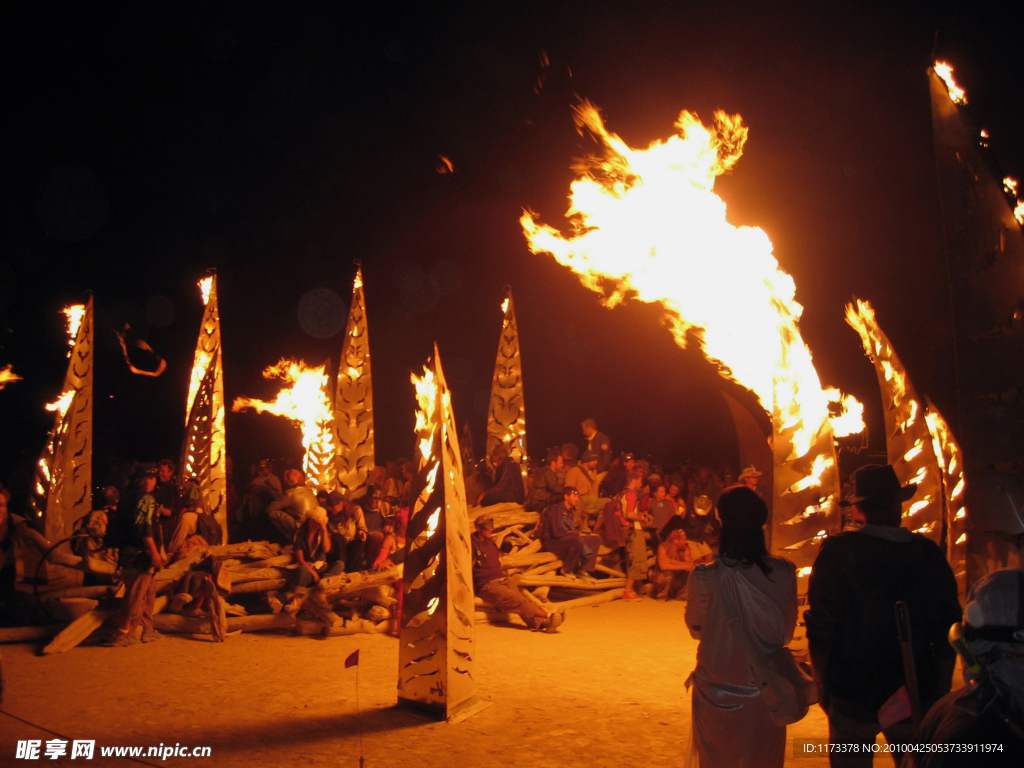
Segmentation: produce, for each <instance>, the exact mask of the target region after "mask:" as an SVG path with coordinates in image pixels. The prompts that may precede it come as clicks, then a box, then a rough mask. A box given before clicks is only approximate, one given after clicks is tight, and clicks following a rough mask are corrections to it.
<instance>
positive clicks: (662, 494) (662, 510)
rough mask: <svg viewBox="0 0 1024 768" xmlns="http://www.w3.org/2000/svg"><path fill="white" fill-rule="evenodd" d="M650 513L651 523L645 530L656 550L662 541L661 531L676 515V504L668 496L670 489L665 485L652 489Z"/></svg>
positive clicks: (652, 546)
mask: <svg viewBox="0 0 1024 768" xmlns="http://www.w3.org/2000/svg"><path fill="white" fill-rule="evenodd" d="M650 515H651V523H650V525H648V526H646V528H645V530H646V531H647V533H648V534H649V535H650V539H651V548H652V549H655V550H656V549H657V548H658V546H659V545H660V544H661V541H662V540H661V538H659V531H661V529H662V528H664V527H665V526H666V525H668V521H669V520H671V519H672V518H673V517H675V516H676V505H675V504H673V503H672V501H671V499H669V498H668V489H667V488H666V487H665V486H664V485H655V486H654V487H653V490H652V491H651V503H650Z"/></svg>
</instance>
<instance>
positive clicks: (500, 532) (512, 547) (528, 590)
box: [469, 504, 626, 622]
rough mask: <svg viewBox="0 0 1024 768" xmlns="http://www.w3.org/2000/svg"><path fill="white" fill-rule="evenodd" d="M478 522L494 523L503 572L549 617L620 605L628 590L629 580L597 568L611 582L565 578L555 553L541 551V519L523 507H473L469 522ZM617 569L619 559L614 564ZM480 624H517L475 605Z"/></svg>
mask: <svg viewBox="0 0 1024 768" xmlns="http://www.w3.org/2000/svg"><path fill="white" fill-rule="evenodd" d="M479 517H490V518H491V519H492V520H494V529H493V533H492V535H493V537H494V543H495V544H497V545H498V548H499V549H500V550H502V552H503V553H505V554H503V556H502V558H501V566H502V568H503V569H504V571H505V575H507V576H509V577H510V578H511V579H512V580H513V582H514V583H516V584H517V586H518V587H519V589H520V591H521V592H522V593H523V595H524V596H525V597H527V599H529V600H532V601H533V602H535V603H537V605H539V606H540V607H541V608H544V609H545V610H546V611H549V612H550V611H565V610H571V609H572V608H582V607H584V606H588V605H598V604H600V603H605V602H610V601H612V600H618V599H619V598H620V597H622V592H623V589H624V588H625V586H626V574H624V573H623V572H622V571H620V570H618V569H617V568H615V567H613V566H609V565H606V564H601V563H599V564H598V567H597V570H598V572H600V573H601V574H602V576H607V577H608V578H580V577H578V576H564V575H562V573H561V571H560V569H561V567H562V561H561V560H559V559H558V558H557V557H556V556H555V555H554V554H552V553H551V552H542V551H541V542H540V531H539V530H538V528H539V524H540V513H539V512H530V511H528V510H526V509H525V508H524V507H523V506H522V505H521V504H495V505H494V506H490V507H470V509H469V519H470V522H471V523H472V522H475V521H476V519H477V518H479ZM612 561H613V562H616V563H617V560H616V558H612ZM552 589H555V590H557V592H558V595H559V597H564V596H565V595H566V594H570V595H571V594H573V593H574V592H576V591H579V592H582V593H585V594H584V595H583V596H582V597H578V598H575V599H568V600H565V599H562V600H558V601H552V600H551V599H550V598H551V590H552ZM476 618H477V622H508V621H515V622H519V621H520V620H519V619H518V617H516V618H512V617H510V616H509V615H508V614H507V613H504V612H502V611H497V610H495V609H494V608H492V607H491V606H489V605H487V604H486V603H484V601H483V600H481V599H480V598H477V600H476Z"/></svg>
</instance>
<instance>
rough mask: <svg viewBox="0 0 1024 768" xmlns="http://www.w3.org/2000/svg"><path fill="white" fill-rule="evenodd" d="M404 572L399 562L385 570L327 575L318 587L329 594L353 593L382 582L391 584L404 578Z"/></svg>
mask: <svg viewBox="0 0 1024 768" xmlns="http://www.w3.org/2000/svg"><path fill="white" fill-rule="evenodd" d="M402 573H403V567H402V565H401V564H399V565H395V566H392V567H391V568H388V569H387V570H383V571H358V572H356V573H341V574H338V575H337V576H325V577H324V578H322V579H320V583H319V584H318V585H317V589H318V590H319V591H321V592H323V593H324V594H325V595H328V596H335V595H345V594H351V593H352V592H359V591H362V590H364V589H370V588H371V587H377V586H380V585H381V584H391V583H393V582H395V581H397V580H398V579H400V578H402Z"/></svg>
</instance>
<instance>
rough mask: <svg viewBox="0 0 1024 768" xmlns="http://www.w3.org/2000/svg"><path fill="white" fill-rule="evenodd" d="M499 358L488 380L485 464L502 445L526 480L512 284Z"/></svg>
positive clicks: (504, 310)
mask: <svg viewBox="0 0 1024 768" xmlns="http://www.w3.org/2000/svg"><path fill="white" fill-rule="evenodd" d="M501 311H502V313H503V315H504V316H503V318H502V321H501V336H500V338H499V339H498V357H497V359H496V360H495V362H494V378H493V379H492V380H491V404H490V408H489V409H488V411H487V446H486V451H487V456H486V459H487V464H488V466H490V465H491V455H492V454H493V453H494V449H495V448H496V447H497V446H499V445H503V446H505V448H506V450H508V455H509V456H510V457H511V459H512V460H513V461H514V462H515V463H516V464H518V465H519V468H520V471H521V472H522V473H523V479H524V480H525V479H526V471H527V467H526V461H525V460H524V459H525V458H526V456H527V453H526V407H525V405H524V402H523V364H522V359H521V357H520V354H519V326H518V324H517V323H516V310H515V307H514V306H513V304H512V287H511V286H508V285H506V286H505V300H504V301H503V302H502V304H501Z"/></svg>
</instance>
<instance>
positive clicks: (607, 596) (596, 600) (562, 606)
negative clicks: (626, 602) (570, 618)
mask: <svg viewBox="0 0 1024 768" xmlns="http://www.w3.org/2000/svg"><path fill="white" fill-rule="evenodd" d="M625 591H626V590H625V589H609V590H608V591H607V592H598V593H597V594H594V595H587V596H586V597H577V598H576V599H575V600H565V601H563V602H560V603H550V604H549V606H546V607H552V608H555V609H556V610H559V611H568V610H571V609H573V608H585V607H587V606H588V605H600V604H601V603H610V602H611V601H612V600H618V599H619V598H621V597H622V593H623V592H625Z"/></svg>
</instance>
